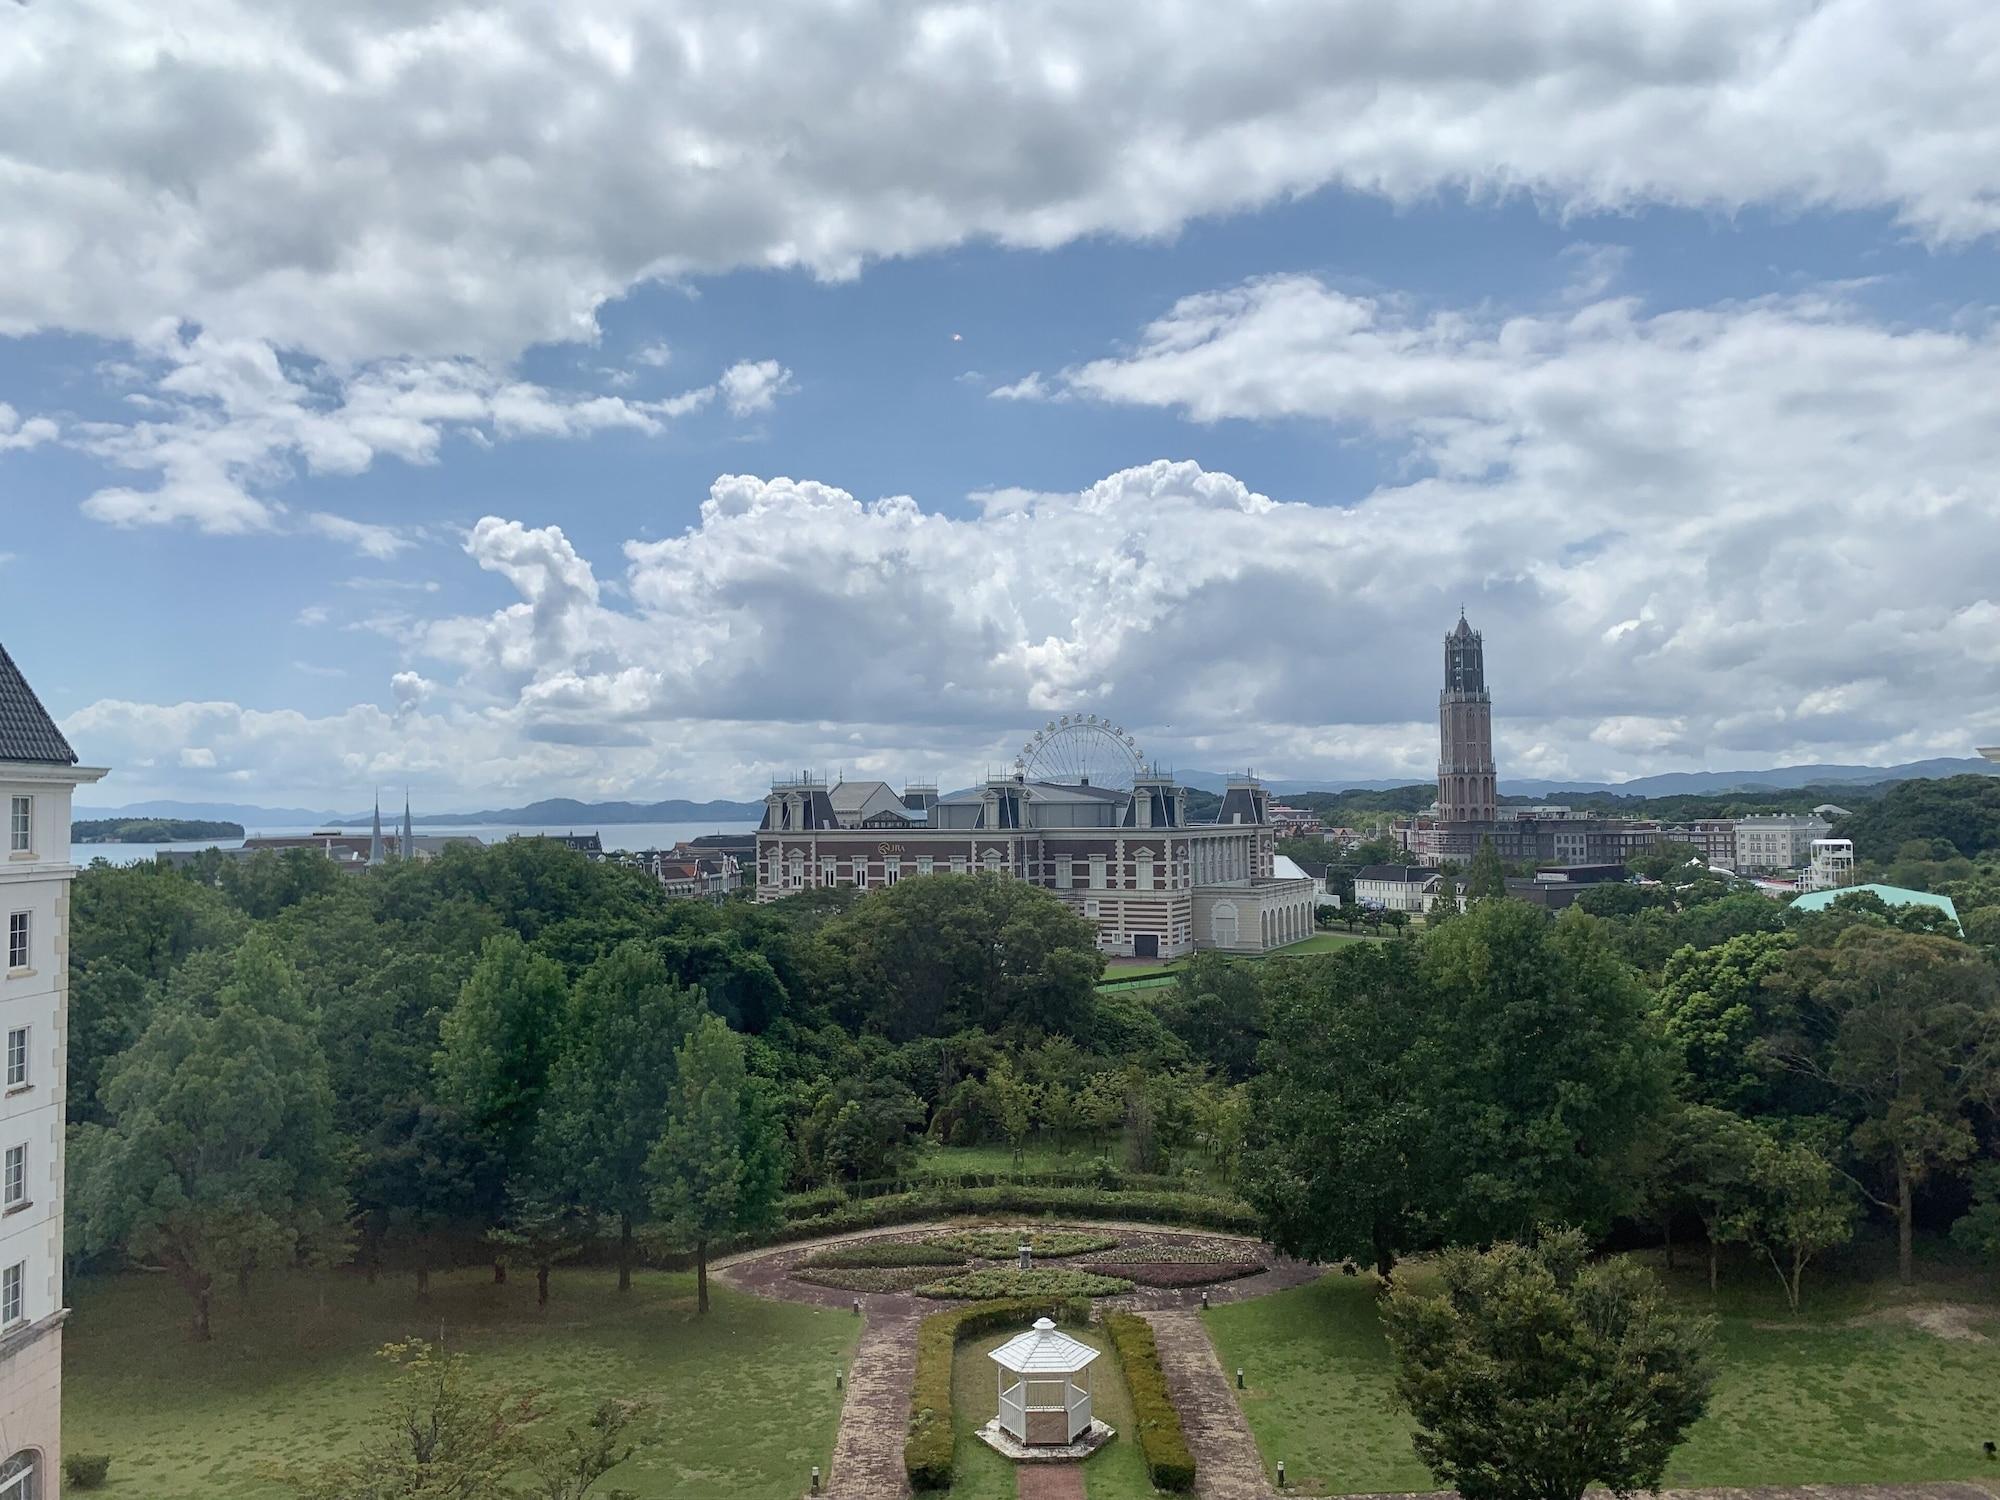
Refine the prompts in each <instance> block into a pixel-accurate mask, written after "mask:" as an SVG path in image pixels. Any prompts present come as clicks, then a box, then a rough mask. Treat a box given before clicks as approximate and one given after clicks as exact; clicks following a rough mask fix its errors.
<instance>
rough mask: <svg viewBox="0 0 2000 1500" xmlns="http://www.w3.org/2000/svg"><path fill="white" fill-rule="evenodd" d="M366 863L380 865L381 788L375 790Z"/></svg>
mask: <svg viewBox="0 0 2000 1500" xmlns="http://www.w3.org/2000/svg"><path fill="white" fill-rule="evenodd" d="M368 863H369V864H371V865H379V864H381V863H382V788H380V787H379V786H378V787H377V788H375V822H374V823H373V825H372V826H371V827H370V829H369V832H368Z"/></svg>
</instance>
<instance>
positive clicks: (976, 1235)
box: [927, 1229, 1118, 1260]
mask: <svg viewBox="0 0 2000 1500" xmlns="http://www.w3.org/2000/svg"><path fill="white" fill-rule="evenodd" d="M927 1243H928V1244H930V1245H932V1246H934V1247H936V1248H938V1249H941V1250H945V1251H948V1252H956V1253H957V1254H959V1255H960V1256H967V1255H970V1256H976V1257H977V1258H979V1259H981V1260H1013V1259H1014V1258H1015V1256H1016V1255H1018V1254H1019V1253H1020V1249H1021V1246H1022V1245H1023V1244H1024V1243H1025V1244H1026V1245H1027V1246H1028V1249H1029V1250H1030V1251H1031V1252H1032V1253H1033V1255H1034V1256H1035V1258H1036V1259H1037V1260H1059V1259H1062V1258H1064V1257H1066V1256H1071V1255H1094V1254H1097V1253H1099V1252H1101V1251H1105V1250H1115V1249H1117V1248H1118V1241H1117V1239H1116V1238H1115V1237H1114V1236H1112V1235H1108V1234H1098V1233H1094V1232H1092V1231H1090V1230H1082V1229H970V1230H965V1231H963V1232H961V1233H957V1234H938V1235H932V1236H931V1237H930V1239H929V1241H928V1242H927Z"/></svg>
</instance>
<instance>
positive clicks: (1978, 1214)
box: [1951, 1161, 2000, 1268]
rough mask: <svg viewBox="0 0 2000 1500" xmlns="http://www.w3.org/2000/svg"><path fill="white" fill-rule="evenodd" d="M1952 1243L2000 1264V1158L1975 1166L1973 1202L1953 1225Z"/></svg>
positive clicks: (1992, 1262)
mask: <svg viewBox="0 0 2000 1500" xmlns="http://www.w3.org/2000/svg"><path fill="white" fill-rule="evenodd" d="M1951 1239H1952V1243H1953V1244H1955V1245H1957V1246H1958V1247H1959V1248H1960V1249H1961V1250H1969V1251H1971V1252H1972V1253H1973V1254H1974V1255H1977V1256H1979V1257H1980V1258H1981V1259H1982V1260H1984V1261H1986V1262H1987V1264H1988V1265H1991V1266H1994V1267H1996V1268H2000V1162H1991V1161H1985V1162H1981V1163H1980V1164H1979V1165H1978V1166H1976V1167H1974V1168H1973V1169H1972V1204H1971V1206H1970V1207H1969V1208H1967V1209H1966V1211H1965V1213H1964V1214H1963V1215H1961V1216H1960V1218H1959V1220H1958V1222H1957V1223H1955V1224H1953V1225H1952V1226H1951Z"/></svg>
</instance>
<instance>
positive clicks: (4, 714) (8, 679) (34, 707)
mask: <svg viewBox="0 0 2000 1500" xmlns="http://www.w3.org/2000/svg"><path fill="white" fill-rule="evenodd" d="M0 760H34V761H45V762H48V763H50V764H53V765H59V766H73V765H75V764H76V752H75V751H74V750H72V749H70V747H69V741H68V740H66V739H64V738H63V733H62V731H61V730H60V729H58V728H56V721H55V720H54V719H51V718H50V717H49V712H48V710H47V709H45V708H43V707H42V700H41V699H39V698H37V697H36V696H35V690H34V689H33V688H31V687H29V686H28V679H27V678H25V677H23V676H22V675H21V669H20V668H19V667H17V666H15V665H14V658H13V657H11V656H9V655H8V654H7V648H6V647H5V646H4V645H0Z"/></svg>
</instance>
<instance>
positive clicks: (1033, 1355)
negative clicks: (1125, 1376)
mask: <svg viewBox="0 0 2000 1500" xmlns="http://www.w3.org/2000/svg"><path fill="white" fill-rule="evenodd" d="M992 1358H993V1362H994V1363H995V1364H996V1365H998V1366H1000V1368H1001V1369H1003V1370H1012V1371H1013V1372H1014V1373H1015V1374H1017V1375H1074V1374H1075V1373H1076V1372H1077V1371H1078V1370H1081V1369H1082V1368H1083V1367H1084V1366H1085V1365H1088V1364H1089V1363H1090V1362H1091V1361H1092V1360H1093V1359H1096V1358H1097V1351H1096V1350H1095V1349H1093V1348H1091V1347H1090V1345H1088V1344H1086V1343H1084V1342H1083V1340H1081V1339H1073V1338H1071V1337H1070V1336H1069V1335H1068V1334H1066V1333H1064V1332H1063V1331H1062V1330H1061V1329H1059V1328H1057V1327H1056V1325H1055V1324H1054V1323H1052V1322H1050V1321H1049V1320H1048V1319H1047V1318H1037V1319H1035V1326H1034V1327H1033V1328H1031V1329H1029V1330H1028V1331H1027V1332H1026V1333H1017V1334H1015V1335H1014V1337H1013V1338H1011V1339H1009V1340H1007V1342H1006V1343H1004V1344H1002V1345H1001V1346H1000V1347H999V1348H998V1349H995V1350H994V1351H993V1356H992Z"/></svg>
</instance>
